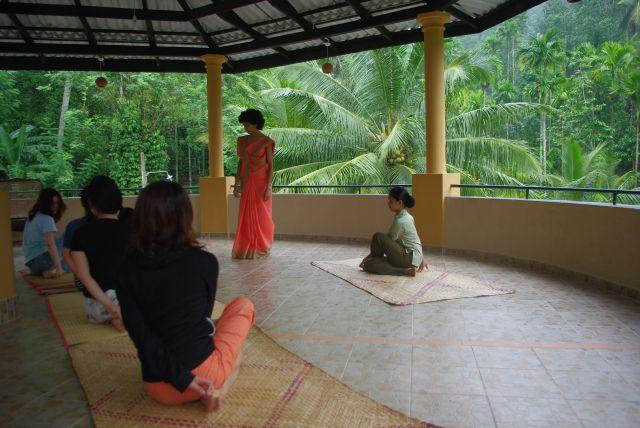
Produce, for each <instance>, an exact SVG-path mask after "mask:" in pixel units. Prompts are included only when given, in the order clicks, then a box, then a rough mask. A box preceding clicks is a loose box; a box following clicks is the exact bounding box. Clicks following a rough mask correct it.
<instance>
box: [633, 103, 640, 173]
mask: <svg viewBox="0 0 640 428" xmlns="http://www.w3.org/2000/svg"><path fill="white" fill-rule="evenodd" d="M639 147H640V114H639V115H638V118H637V119H636V161H635V168H634V170H635V171H636V174H637V173H638V162H640V159H639V158H638V155H639V154H640V153H638V151H639ZM639 182H640V178H638V177H636V185H637V184H638V183H639Z"/></svg>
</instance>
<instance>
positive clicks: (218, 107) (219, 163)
mask: <svg viewBox="0 0 640 428" xmlns="http://www.w3.org/2000/svg"><path fill="white" fill-rule="evenodd" d="M201 59H202V61H203V62H204V63H205V68H206V70H207V110H208V114H209V119H208V122H209V177H200V201H199V202H200V233H228V232H229V214H228V213H229V202H228V197H229V194H230V188H231V185H232V184H233V177H225V176H224V162H223V155H222V143H223V141H222V64H224V63H225V62H227V57H225V56H224V55H214V54H208V55H203V56H202V57H201Z"/></svg>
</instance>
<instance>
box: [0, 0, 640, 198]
mask: <svg viewBox="0 0 640 428" xmlns="http://www.w3.org/2000/svg"><path fill="white" fill-rule="evenodd" d="M639 26H640V4H639V1H638V0H583V1H581V2H578V3H574V4H571V3H568V2H567V1H566V0H550V1H548V2H545V3H543V4H542V5H540V6H538V7H536V8H534V9H532V10H530V11H528V12H527V13H525V14H522V15H520V16H518V17H516V18H514V19H511V20H509V21H506V22H504V23H502V24H500V25H499V26H497V27H495V28H492V29H491V30H489V31H486V32H484V33H481V34H475V35H470V36H464V37H458V38H450V39H447V41H446V44H445V56H446V64H445V84H446V109H447V113H446V120H447V168H448V170H449V172H456V173H459V174H460V176H461V182H462V183H465V184H489V185H511V186H524V185H529V186H554V187H571V188H607V189H630V190H633V189H636V190H640V174H639V173H638V169H639V165H638V163H639V160H640V155H639V144H640V36H639V35H638V29H639ZM423 55H424V50H423V46H422V44H414V45H404V46H397V47H392V48H386V49H380V50H373V51H367V52H362V53H358V54H352V55H345V56H339V57H331V56H330V57H328V58H327V59H326V60H321V61H314V62H308V63H300V64H295V65H290V66H285V67H279V68H274V69H266V70H261V71H256V72H249V73H244V74H225V75H224V77H223V92H224V93H223V106H224V107H223V108H224V112H223V115H224V116H223V122H224V166H225V173H226V174H227V175H232V174H234V173H235V170H236V166H237V162H238V157H237V154H236V139H237V137H238V136H239V135H242V133H243V129H242V126H241V125H240V124H239V123H238V119H237V118H238V115H239V114H240V112H242V111H243V110H245V109H247V108H257V109H259V110H261V111H262V112H263V113H264V115H265V118H266V126H265V133H266V134H267V135H269V136H270V137H271V138H273V139H274V140H275V141H276V152H275V157H274V162H275V174H274V181H275V183H274V184H275V185H293V186H302V187H296V188H295V189H292V188H276V191H279V192H288V191H296V192H361V193H380V192H381V189H380V188H379V187H375V186H381V185H388V184H410V183H411V175H412V174H416V173H424V172H425V167H426V161H425V155H426V142H425V101H424V98H425V91H424V64H423ZM325 61H330V62H331V63H332V64H333V65H334V69H333V72H332V73H331V74H325V73H323V71H322V69H321V65H322V64H323V63H324V62H325ZM98 76H100V73H97V72H95V73H94V72H64V71H55V72H34V71H0V96H1V98H2V103H0V174H2V175H6V176H8V177H10V178H36V179H40V180H41V182H42V184H43V185H46V186H55V187H57V188H60V189H76V188H80V187H82V186H83V185H84V184H86V183H87V181H88V180H89V179H90V178H91V177H92V176H94V175H96V174H107V175H109V176H111V177H113V178H114V179H115V180H116V181H117V182H118V184H119V185H120V186H122V187H123V188H127V189H134V188H137V187H140V186H141V185H142V184H143V174H142V173H141V167H143V166H142V165H141V156H143V157H144V168H145V170H146V174H147V175H148V176H149V179H150V180H152V179H154V177H155V178H158V179H160V178H166V177H171V179H173V180H175V181H178V182H180V183H182V184H183V185H186V186H192V187H191V188H192V189H193V190H194V191H197V188H196V186H197V184H198V177H200V176H207V175H208V174H209V171H208V135H207V100H206V75H205V74H204V66H203V73H201V74H187V73H185V74H179V73H164V74H160V73H105V74H104V76H105V77H106V78H107V80H108V84H107V86H106V87H104V88H100V87H97V86H96V78H97V77H98ZM141 154H142V155H141ZM154 174H156V175H154ZM339 185H361V186H363V187H361V188H357V189H356V188H341V187H333V188H331V187H313V186H339ZM305 186H309V187H305ZM367 186H371V187H367ZM382 192H385V191H384V190H383V191H382ZM463 194H465V195H478V196H508V197H523V192H522V191H518V190H504V189H498V190H495V189H465V190H464V191H463ZM532 195H534V196H535V197H538V198H554V199H573V200H583V201H590V202H610V199H611V195H607V194H600V193H582V192H553V191H542V190H541V191H538V192H533V193H532ZM618 203H626V204H640V197H638V196H636V195H619V196H618Z"/></svg>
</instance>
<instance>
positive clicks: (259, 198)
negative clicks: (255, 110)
mask: <svg viewBox="0 0 640 428" xmlns="http://www.w3.org/2000/svg"><path fill="white" fill-rule="evenodd" d="M268 148H270V149H271V150H272V153H273V150H274V149H275V142H274V141H273V140H271V139H270V138H268V137H266V136H264V137H262V138H256V139H255V140H253V141H251V140H249V141H248V142H246V143H245V144H243V145H242V147H241V145H240V144H238V155H239V156H240V159H241V160H242V164H241V170H240V177H241V183H242V187H241V190H240V192H241V193H240V210H239V213H238V227H237V229H236V236H235V240H234V242H233V250H232V252H231V255H232V257H233V258H235V259H254V258H259V257H265V256H267V255H269V251H270V250H271V245H272V244H273V230H274V226H273V219H272V217H271V200H272V198H271V197H270V198H269V199H268V200H266V201H265V200H264V192H265V189H266V188H267V186H268V185H269V184H270V183H269V166H268V164H267V149H268Z"/></svg>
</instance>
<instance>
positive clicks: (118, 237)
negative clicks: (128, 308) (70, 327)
mask: <svg viewBox="0 0 640 428" xmlns="http://www.w3.org/2000/svg"><path fill="white" fill-rule="evenodd" d="M86 189H87V190H86V191H87V198H88V200H89V206H90V208H91V212H92V213H93V215H94V216H95V218H94V219H93V220H91V221H89V222H86V223H85V224H84V225H82V226H80V227H79V228H78V229H77V230H76V231H75V233H74V234H73V238H72V239H71V258H72V260H73V264H74V268H75V274H76V275H77V277H78V279H79V280H80V281H81V283H82V286H83V287H82V293H83V294H84V312H85V315H86V316H87V319H88V320H89V321H91V322H93V323H97V324H103V323H111V324H112V325H113V326H114V327H115V328H116V329H118V330H119V331H124V325H123V324H122V320H121V318H122V315H121V313H120V305H119V302H118V296H117V294H116V280H117V278H118V271H119V269H120V266H121V265H122V262H123V261H124V258H125V250H126V248H127V244H128V242H129V238H130V236H131V226H130V225H129V224H127V223H126V222H121V221H119V220H118V212H119V211H120V207H122V192H121V191H120V189H119V188H118V185H117V184H116V182H115V181H113V180H112V179H111V178H109V177H106V176H104V175H98V176H96V177H94V178H93V179H92V180H91V183H89V185H88V186H87V188H86Z"/></svg>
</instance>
